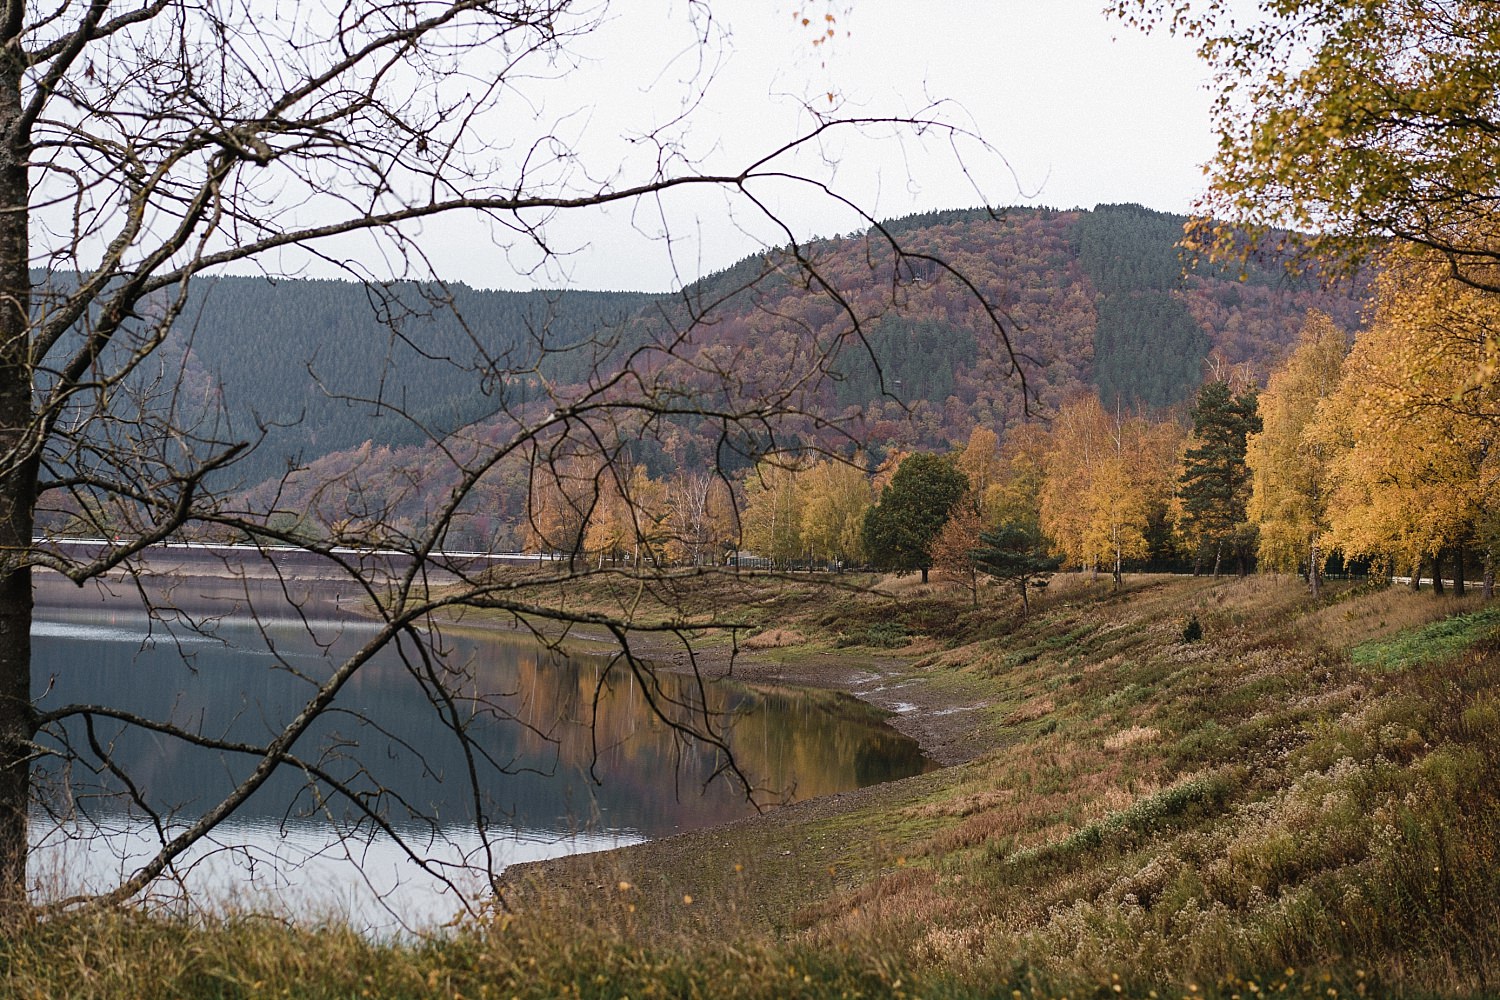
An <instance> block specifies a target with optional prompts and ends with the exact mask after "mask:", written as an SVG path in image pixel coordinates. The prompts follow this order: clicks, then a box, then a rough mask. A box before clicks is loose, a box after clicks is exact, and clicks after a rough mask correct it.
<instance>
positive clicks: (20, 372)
mask: <svg viewBox="0 0 1500 1000" xmlns="http://www.w3.org/2000/svg"><path fill="white" fill-rule="evenodd" d="M25 6H26V5H25V4H23V3H21V2H20V0H10V2H9V3H7V4H6V5H5V8H4V10H5V21H4V25H3V32H4V37H3V42H4V45H3V46H0V455H3V456H4V458H3V459H0V462H3V464H0V915H3V914H4V913H7V912H8V913H14V912H17V911H18V910H19V909H21V908H23V907H24V906H25V905H26V850H27V840H28V832H27V829H26V813H27V806H28V804H29V799H30V776H31V763H30V761H31V752H30V748H31V745H32V739H33V737H34V736H35V735H36V723H35V715H34V712H33V709H32V703H31V570H30V568H29V567H28V566H27V564H26V560H27V552H28V550H29V549H30V547H31V530H32V519H33V517H34V516H35V509H36V472H37V462H36V458H35V453H34V450H33V449H32V448H31V446H30V445H29V443H28V439H29V437H30V434H29V431H30V427H31V423H32V417H33V414H32V399H31V369H30V365H29V358H28V353H29V350H30V338H29V335H28V334H29V317H30V313H31V274H30V270H29V266H30V265H29V260H28V257H29V252H30V244H29V238H28V229H29V221H28V220H29V219H30V215H29V213H28V212H27V207H26V206H27V202H28V198H29V196H30V191H29V190H28V188H29V183H28V178H27V170H26V161H27V159H28V158H29V155H30V154H29V150H28V148H27V147H28V143H27V140H26V137H25V136H24V135H22V134H20V131H19V129H20V119H21V107H22V105H21V81H22V76H23V73H24V69H23V65H22V56H21V51H20V49H21V47H20V44H19V42H18V41H17V39H18V36H19V34H20V31H21V23H22V17H23V11H24V10H25ZM28 452H30V454H28Z"/></svg>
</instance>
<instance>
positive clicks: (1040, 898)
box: [0, 575, 1500, 998]
mask: <svg viewBox="0 0 1500 1000" xmlns="http://www.w3.org/2000/svg"><path fill="white" fill-rule="evenodd" d="M589 586H592V585H581V587H580V588H579V589H576V590H575V591H574V592H572V593H570V594H569V595H568V599H569V600H570V601H575V602H584V603H588V602H596V603H604V602H607V601H608V600H609V595H608V594H607V593H605V592H604V591H602V590H590V589H588V588H589ZM744 586H750V585H748V584H746V585H744ZM754 586H755V587H756V588H757V589H755V590H754V591H751V592H743V593H740V594H739V597H740V598H742V599H747V600H745V604H744V606H745V607H746V608H747V610H746V612H745V616H746V621H747V624H753V625H755V626H756V627H758V628H760V629H762V630H763V633H764V635H765V636H766V637H767V638H766V641H765V642H764V643H762V644H761V645H763V646H764V647H765V648H766V649H767V653H766V655H773V653H774V655H775V656H776V657H778V658H779V660H780V661H783V662H784V661H785V660H786V659H787V658H788V657H792V658H794V659H795V660H798V661H801V662H805V663H807V664H809V665H810V666H809V669H813V670H815V669H816V664H818V663H819V662H824V661H825V658H826V656H827V654H829V653H830V652H831V651H832V650H834V649H841V650H842V651H843V652H842V653H840V655H844V656H847V655H849V653H850V651H851V650H853V651H856V652H857V651H859V650H861V648H863V649H864V650H865V651H866V652H867V653H868V654H869V655H871V656H878V655H885V654H886V650H885V649H883V648H878V647H883V646H884V645H885V644H884V643H883V642H880V643H877V642H874V641H873V640H871V639H870V637H871V636H872V635H873V633H874V631H875V630H876V626H880V627H883V628H886V629H888V630H890V631H891V632H892V634H899V635H900V636H901V639H900V640H899V641H901V642H902V643H903V646H902V649H901V650H899V651H898V652H901V653H903V654H904V655H905V656H906V658H907V659H908V660H909V661H910V662H909V666H908V667H907V668H906V671H907V676H906V682H907V683H910V684H913V685H917V686H920V687H921V688H922V689H923V690H926V691H928V692H939V693H941V694H943V696H944V697H946V698H947V699H948V701H949V702H950V703H951V709H950V710H953V709H956V710H958V711H954V712H953V716H954V717H955V718H962V719H963V720H964V721H963V723H962V724H961V729H962V730H963V731H964V732H966V733H967V734H968V737H967V738H968V739H969V740H970V741H971V742H972V745H973V747H974V748H975V752H974V753H973V754H971V756H972V759H970V760H969V761H968V762H966V763H962V764H958V765H956V766H953V767H949V768H946V769H944V770H942V771H938V772H934V773H931V774H927V775H922V776H918V777H915V778H911V779H907V780H905V781H902V782H898V783H894V784H892V785H889V786H884V787H882V788H880V789H877V790H873V791H871V792H868V793H861V795H859V796H854V797H851V799H850V801H848V802H846V803H844V804H842V805H840V804H835V803H824V804H821V805H820V804H816V803H815V804H814V807H812V808H802V807H799V808H798V809H795V810H792V811H790V812H787V813H781V814H773V815H772V816H770V817H768V818H766V819H763V820H761V821H757V822H755V823H751V824H748V825H740V826H736V827H732V828H727V829H723V830H714V831H708V832H705V833H703V834H697V835H693V836H690V837H685V838H674V839H672V840H668V841H662V842H657V843H653V844H648V845H644V846H642V847H638V848H631V849H626V850H624V851H621V852H616V853H613V854H607V855H601V856H596V857H593V858H588V859H574V860H572V861H570V862H565V863H555V864H553V865H551V866H549V867H547V868H544V869H533V870H530V871H528V872H525V873H518V874H515V875H514V877H513V878H512V880H511V882H510V884H508V885H507V886H506V887H505V891H504V896H503V903H497V904H496V905H495V906H494V908H493V909H492V911H491V912H489V913H487V914H485V915H483V916H482V917H480V918H478V919H470V920H466V921H463V922H461V923H459V924H458V925H456V926H454V927H452V928H449V929H447V930H446V931H443V932H441V933H439V934H438V935H436V936H435V937H434V938H431V939H422V940H408V941H401V942H377V941H370V940H366V939H364V938H362V937H360V936H359V935H358V934H357V933H354V932H353V931H352V930H349V929H347V928H341V927H339V925H338V923H337V922H336V921H334V922H331V923H329V924H328V925H326V926H323V927H321V928H318V929H311V928H289V927H286V926H283V925H281V924H279V923H275V922H270V921H264V920H259V919H257V918H255V917H253V916H251V915H247V914H235V915H233V916H230V917H211V918H193V919H188V918H185V917H163V916H159V915H151V914H149V913H148V912H142V911H134V910H132V911H123V912H118V911H117V912H113V913H106V914H104V915H98V916H92V917H82V916H79V917H72V918H64V919H59V920H51V921H46V922H42V923H40V924H36V925H33V926H30V927H21V928H14V929H12V931H11V933H10V934H9V935H8V936H7V937H6V940H5V944H4V946H3V949H0V967H3V969H4V974H5V977H6V982H7V984H8V989H9V990H10V992H11V994H12V995H16V996H55V995H69V996H99V997H103V996H123V995H132V996H142V997H153V996H161V997H166V996H173V997H176V996H213V997H230V996H233V997H255V996H266V997H270V996H285V995H290V996H310V997H325V996H326V997H334V996H338V997H344V996H363V995H369V996H383V997H408V996H409V997H419V996H420V997H427V996H459V995H462V996H469V997H478V996H523V997H543V996H546V997H553V996H581V997H621V996H631V997H643V996H733V997H762V996H764V997H772V996H776V997H780V996H805V997H855V996H922V997H971V996H973V997H991V996H1012V995H1019V996H1022V997H1043V996H1045V997H1062V996H1068V997H1084V996H1106V995H1107V996H1135V997H1152V996H1161V997H1165V996H1172V997H1178V996H1189V997H1199V996H1211V997H1224V998H1230V997H1235V996H1238V997H1242V998H1243V997H1253V996H1269V995H1277V996H1288V995H1290V996H1319V997H1339V996H1355V995H1378V996H1410V997H1427V996H1477V995H1483V994H1484V993H1485V991H1486V990H1487V989H1488V988H1489V987H1490V985H1491V984H1493V982H1494V981H1495V978H1496V976H1497V975H1500V947H1497V945H1496V942H1497V941H1500V865H1497V864H1496V858H1495V850H1496V847H1495V845H1496V844H1500V735H1497V734H1500V699H1497V698H1496V695H1495V691H1496V690H1497V682H1500V644H1497V641H1496V634H1495V625H1496V620H1495V616H1494V615H1493V614H1492V613H1491V612H1490V611H1489V610H1487V609H1484V608H1482V607H1481V606H1480V605H1478V604H1477V603H1475V602H1474V601H1473V600H1472V599H1470V600H1468V601H1464V600H1458V599H1454V598H1451V597H1448V598H1434V597H1433V596H1431V595H1429V594H1412V593H1411V592H1409V591H1408V590H1406V589H1404V588H1391V587H1385V586H1378V585H1373V584H1356V583H1349V582H1339V581H1331V582H1329V583H1328V584H1327V585H1326V586H1325V588H1324V592H1323V597H1322V598H1321V599H1319V600H1316V601H1314V600H1311V599H1310V598H1309V597H1308V596H1307V594H1306V591H1305V590H1303V589H1302V588H1300V587H1297V586H1296V585H1295V584H1293V583H1292V582H1290V581H1288V580H1287V579H1286V578H1270V577H1258V578H1245V579H1223V580H1219V581H1211V580H1208V579H1191V578H1180V577H1179V578H1169V577H1127V579H1126V587H1125V589H1124V591H1123V592H1121V593H1118V594H1117V593H1115V592H1114V591H1113V588H1112V587H1111V586H1110V585H1109V583H1108V582H1107V581H1100V582H1098V583H1091V582H1090V581H1088V580H1087V579H1086V578H1083V577H1078V576H1073V575H1067V576H1063V577H1058V578H1056V579H1055V581H1054V583H1053V584H1052V585H1051V586H1050V587H1049V588H1047V590H1046V592H1045V593H1044V594H1042V595H1041V596H1040V597H1039V598H1033V601H1032V610H1031V614H1030V615H1029V616H1028V617H1022V615H1021V614H1020V608H1019V602H1018V601H1015V600H1014V599H1013V598H1010V597H1008V596H1005V592H1002V591H1001V589H1000V588H999V587H998V586H996V587H995V588H994V589H993V590H989V589H984V590H982V597H983V600H982V602H981V604H980V606H979V607H978V608H974V607H973V606H972V605H971V603H970V600H969V595H968V594H967V593H956V592H950V591H944V590H941V589H931V588H921V587H914V586H913V585H912V584H911V583H910V581H909V580H908V581H905V582H904V583H902V584H901V585H900V586H901V588H902V596H900V597H889V596H880V595H879V594H878V593H869V592H865V593H855V592H849V593H846V594H845V595H844V596H841V597H840V596H834V595H831V594H829V593H827V592H822V593H821V594H820V595H817V594H815V593H814V592H812V591H810V590H809V589H808V588H811V587H813V585H812V584H801V583H796V584H781V585H779V589H776V590H773V589H770V587H771V585H770V584H755V585H754ZM700 590H701V591H702V592H700V594H699V595H698V597H697V599H698V600H699V601H700V602H708V603H709V604H712V603H714V602H717V601H722V600H725V599H727V598H728V596H729V595H728V594H727V592H726V593H709V592H707V589H705V588H700ZM749 598H753V600H748V599H749ZM670 605H671V602H664V603H663V605H662V607H663V608H667V607H669V606H670ZM1189 616H1191V617H1192V618H1194V619H1196V620H1197V621H1198V622H1200V624H1201V628H1202V637H1201V638H1200V639H1198V640H1197V641H1191V642H1189V641H1185V640H1184V636H1183V633H1184V625H1185V622H1186V621H1187V619H1188V618H1189ZM751 645H754V643H751ZM752 655H753V654H752Z"/></svg>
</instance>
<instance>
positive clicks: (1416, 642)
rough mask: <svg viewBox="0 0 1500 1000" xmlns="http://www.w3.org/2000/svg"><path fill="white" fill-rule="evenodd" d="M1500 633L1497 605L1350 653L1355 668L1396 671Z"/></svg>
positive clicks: (1365, 646) (1438, 657) (1413, 629)
mask: <svg viewBox="0 0 1500 1000" xmlns="http://www.w3.org/2000/svg"><path fill="white" fill-rule="evenodd" d="M1497 631H1500V606H1495V607H1488V608H1481V609H1480V610H1478V611H1474V612H1471V613H1469V614H1466V615H1454V616H1453V617H1451V618H1444V619H1443V620H1442V621H1436V622H1431V623H1429V624H1427V625H1422V626H1420V627H1418V628H1412V629H1407V630H1405V631H1403V632H1399V633H1397V634H1396V635H1394V636H1391V637H1390V638H1388V639H1377V640H1373V641H1370V642H1362V643H1360V644H1359V645H1357V646H1355V647H1353V648H1352V649H1350V650H1349V657H1350V659H1351V660H1353V662H1354V664H1355V666H1359V667H1364V668H1366V669H1371V670H1382V671H1398V670H1405V669H1407V668H1409V667H1413V666H1416V665H1417V664H1421V663H1434V662H1437V661H1438V660H1445V659H1447V658H1449V657H1451V656H1454V655H1456V654H1458V653H1461V652H1463V651H1464V650H1466V649H1468V648H1470V647H1471V646H1473V645H1474V644H1475V643H1477V642H1481V641H1483V640H1485V639H1489V638H1491V637H1492V636H1494V634H1495V633H1496V632H1497Z"/></svg>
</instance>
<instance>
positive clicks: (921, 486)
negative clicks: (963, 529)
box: [864, 451, 969, 583]
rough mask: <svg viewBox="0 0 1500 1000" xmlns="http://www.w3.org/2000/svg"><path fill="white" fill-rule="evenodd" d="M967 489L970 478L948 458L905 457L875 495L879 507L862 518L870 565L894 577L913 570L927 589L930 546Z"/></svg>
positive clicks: (928, 456) (876, 506)
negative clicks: (886, 570) (878, 493)
mask: <svg viewBox="0 0 1500 1000" xmlns="http://www.w3.org/2000/svg"><path fill="white" fill-rule="evenodd" d="M968 489H969V478H968V477H967V476H965V475H964V474H963V473H962V472H961V471H959V469H958V467H957V466H955V465H954V464H953V460H952V459H951V458H948V457H946V456H942V455H932V454H929V453H927V452H920V451H919V452H916V453H915V454H912V455H909V456H907V458H906V459H905V460H904V461H903V462H902V463H901V466H900V468H898V469H897V470H896V474H895V475H894V476H892V477H891V482H890V485H889V486H887V487H886V488H885V489H883V490H881V491H880V501H879V502H878V503H876V504H875V506H873V507H871V508H870V510H869V512H868V513H866V514H865V524H864V544H865V551H866V552H867V553H869V556H870V561H871V562H873V563H874V564H875V565H876V566H877V567H879V568H881V569H892V570H895V571H896V572H897V573H910V572H912V571H913V570H918V571H920V572H921V574H922V582H923V583H926V582H927V571H928V570H929V569H931V568H932V543H933V541H934V540H936V538H937V536H938V532H940V531H942V530H943V524H944V523H945V522H946V521H947V520H948V512H949V511H951V510H952V509H953V505H954V504H956V503H958V500H959V498H960V497H962V496H963V495H964V493H965V492H966V491H967V490H968Z"/></svg>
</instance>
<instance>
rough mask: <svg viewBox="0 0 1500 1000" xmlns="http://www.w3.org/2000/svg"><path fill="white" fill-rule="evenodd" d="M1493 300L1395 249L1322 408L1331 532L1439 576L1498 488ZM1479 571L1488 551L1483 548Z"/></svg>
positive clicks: (1371, 554) (1460, 563) (1355, 553)
mask: <svg viewBox="0 0 1500 1000" xmlns="http://www.w3.org/2000/svg"><path fill="white" fill-rule="evenodd" d="M1497 335H1500V302H1497V301H1496V300H1495V296H1492V295H1488V294H1485V293H1483V292H1481V291H1478V290H1476V289H1474V288H1472V287H1470V286H1466V285H1464V284H1461V283H1459V282H1455V281H1453V280H1451V276H1450V273H1449V271H1448V269H1447V267H1446V266H1445V265H1444V264H1443V263H1442V262H1441V261H1440V260H1435V259H1433V258H1431V257H1422V256H1419V255H1417V254H1414V253H1406V254H1393V255H1392V256H1391V258H1390V260H1389V261H1388V263H1387V267H1386V269H1385V271H1384V273H1383V274H1382V275H1381V277H1380V279H1379V283H1378V296H1377V305H1376V313H1375V318H1374V322H1373V323H1372V324H1371V325H1370V328H1369V329H1368V330H1366V331H1365V332H1364V333H1362V334H1360V335H1359V337H1357V338H1356V340H1355V343H1354V348H1353V350H1352V351H1351V352H1350V354H1349V358H1348V360H1347V361H1346V362H1345V365H1344V374H1343V378H1342V380H1341V382H1340V384H1339V389H1338V392H1337V393H1336V394H1335V395H1333V396H1332V397H1330V398H1329V399H1327V400H1325V401H1324V403H1323V404H1322V405H1321V406H1320V407H1319V409H1318V418H1317V425H1318V426H1317V429H1316V431H1315V432H1314V434H1315V435H1316V440H1318V441H1321V442H1324V443H1327V444H1332V445H1334V446H1335V448H1336V455H1335V457H1334V459H1333V461H1332V464H1331V467H1330V470H1329V472H1330V477H1329V478H1330V486H1331V493H1330V504H1329V517H1328V520H1329V532H1328V539H1329V540H1330V542H1331V543H1332V544H1334V545H1336V546H1337V547H1338V548H1339V549H1340V550H1342V551H1343V552H1344V554H1345V555H1346V556H1349V557H1368V558H1373V559H1376V560H1379V561H1381V562H1384V563H1385V564H1387V565H1390V566H1392V567H1394V568H1399V569H1407V568H1410V569H1411V570H1412V574H1413V578H1414V580H1415V579H1416V578H1419V577H1420V575H1421V574H1420V568H1421V565H1422V564H1423V562H1424V561H1429V560H1430V561H1431V564H1432V566H1433V568H1434V574H1433V577H1434V579H1435V580H1437V581H1439V583H1438V586H1439V587H1440V586H1441V582H1440V581H1441V580H1442V570H1441V567H1442V564H1443V562H1444V561H1445V560H1446V559H1447V558H1448V557H1449V556H1450V555H1451V556H1452V557H1453V566H1454V570H1455V582H1456V584H1457V587H1458V588H1459V589H1460V590H1462V588H1463V585H1464V584H1463V572H1464V556H1465V552H1466V550H1467V548H1468V547H1469V545H1470V544H1471V542H1472V540H1473V539H1474V537H1475V533H1476V530H1479V531H1480V532H1481V533H1482V534H1484V535H1488V534H1490V532H1488V531H1487V530H1485V529H1486V527H1487V521H1488V520H1489V519H1490V518H1491V517H1492V515H1490V514H1489V513H1488V512H1489V511H1490V510H1492V509H1493V507H1494V505H1495V502H1496V500H1497V498H1500V493H1497V488H1496V480H1497V476H1500V464H1497V456H1496V454H1495V451H1496V449H1495V445H1496V441H1497V436H1500V393H1497V385H1496V380H1495V378H1494V376H1493V373H1494V371H1495V357H1496V351H1497V343H1496V337H1497ZM1485 557H1486V559H1485V561H1486V579H1487V581H1488V579H1489V578H1490V574H1491V570H1490V566H1491V564H1492V562H1493V554H1492V553H1488V552H1486V553H1485Z"/></svg>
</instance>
